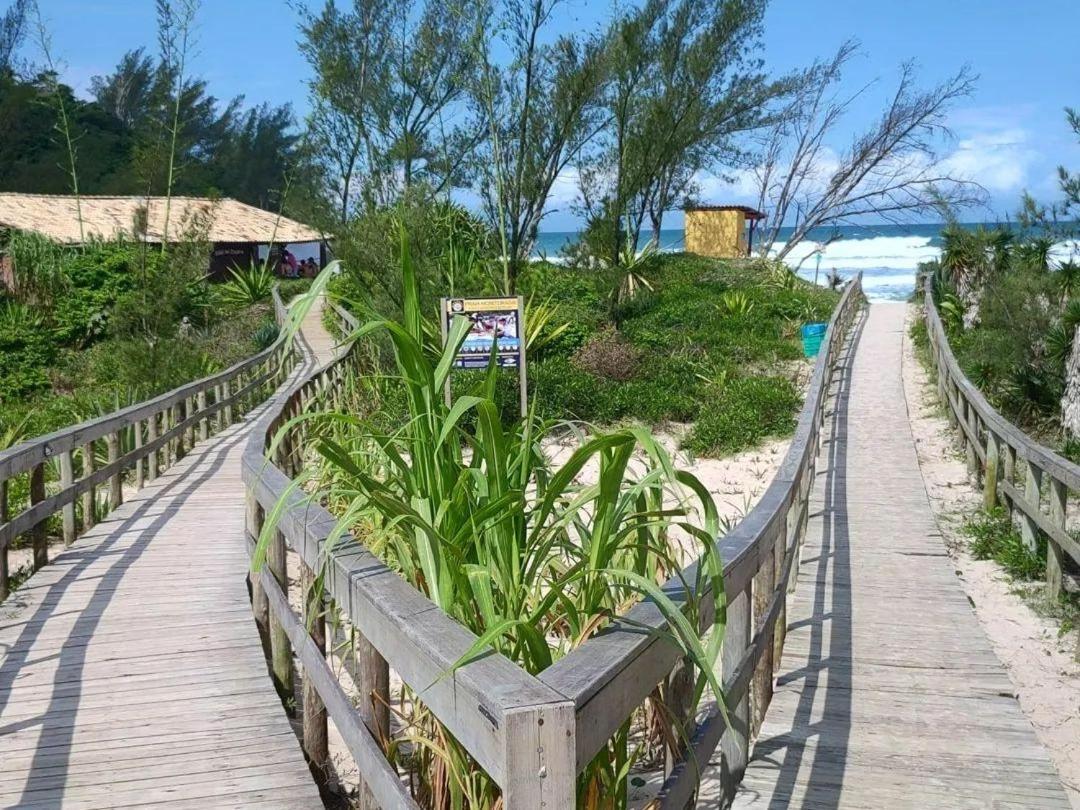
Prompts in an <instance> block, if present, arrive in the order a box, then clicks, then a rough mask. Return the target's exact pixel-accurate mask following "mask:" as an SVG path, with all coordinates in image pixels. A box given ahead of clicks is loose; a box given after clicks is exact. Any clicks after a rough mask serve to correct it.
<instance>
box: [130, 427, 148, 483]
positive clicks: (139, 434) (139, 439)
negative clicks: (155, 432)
mask: <svg viewBox="0 0 1080 810" xmlns="http://www.w3.org/2000/svg"><path fill="white" fill-rule="evenodd" d="M131 429H132V431H133V432H134V434H135V449H136V450H141V449H142V446H143V423H142V422H141V421H139V422H136V423H135V424H134V425H132V426H131ZM144 486H146V459H145V458H140V459H137V460H136V461H135V488H136V489H142V488H143V487H144Z"/></svg>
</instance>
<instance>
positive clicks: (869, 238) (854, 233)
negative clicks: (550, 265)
mask: <svg viewBox="0 0 1080 810" xmlns="http://www.w3.org/2000/svg"><path fill="white" fill-rule="evenodd" d="M977 226H978V225H977V223H969V224H965V225H964V227H969V228H975V227H977ZM942 227H943V225H942V224H941V223H930V224H923V225H875V226H869V225H865V226H864V225H844V226H840V227H838V228H835V229H834V228H822V229H819V230H817V231H811V232H810V239H808V240H806V241H804V242H802V243H801V244H799V245H798V246H797V247H796V248H795V249H794V250H793V251H792V252H791V253H790V254H788V256H787V262H788V264H789V265H791V266H793V267H794V266H795V265H797V264H799V262H800V261H802V264H801V266H800V268H799V275H800V276H802V277H803V278H806V279H808V280H810V281H813V280H814V277H815V274H817V275H818V277H819V280H820V281H821V283H824V280H825V277H826V275H828V273H829V272H830V271H831V270H832V269H834V268H835V269H836V271H837V273H839V274H840V276H841V277H843V278H850V277H851V276H854V275H855V274H856V273H858V272H859V271H860V270H861V271H862V272H863V289H864V290H866V294H867V297H869V298H871V299H874V300H879V301H903V300H904V299H906V298H907V297H908V296H910V295H911V293H912V292H913V291H914V289H915V270H916V268H917V267H918V265H919V263H920V262H924V261H927V260H929V259H934V258H936V257H937V256H938V254H939V253H940V251H941V229H942ZM785 231H786V233H787V234H790V233H791V230H790V229H784V230H781V231H780V238H781V239H783V238H784V236H785ZM835 233H839V234H840V238H839V239H837V240H836V241H834V242H832V243H831V244H830V245H829V246H828V247H826V248H825V250H824V251H823V252H822V255H821V261H820V265H819V263H818V260H817V256H815V255H814V253H815V251H817V249H818V247H819V243H820V242H821V241H824V240H826V239H828V238H829V237H830V236H832V235H833V234H835ZM576 238H577V234H576V233H575V232H572V231H549V232H546V233H541V234H540V238H539V239H538V241H537V245H536V254H537V255H538V256H547V257H548V258H554V257H557V256H558V255H559V254H560V253H561V252H562V250H563V248H565V246H566V245H567V244H569V243H570V242H573V241H574V240H575V239H576ZM645 238H647V235H646V237H645ZM643 242H644V240H643ZM660 247H661V249H662V250H668V251H678V250H682V249H683V232H682V229H681V228H680V229H677V230H664V231H661V232H660Z"/></svg>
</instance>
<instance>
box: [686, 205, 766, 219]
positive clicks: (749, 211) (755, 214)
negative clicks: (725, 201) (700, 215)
mask: <svg viewBox="0 0 1080 810" xmlns="http://www.w3.org/2000/svg"><path fill="white" fill-rule="evenodd" d="M684 210H686V211H742V212H743V213H744V214H746V218H747V219H765V217H766V216H767V214H765V213H763V212H761V211H758V210H757V209H756V208H751V207H750V206H749V205H688V206H686V208H685V209H684Z"/></svg>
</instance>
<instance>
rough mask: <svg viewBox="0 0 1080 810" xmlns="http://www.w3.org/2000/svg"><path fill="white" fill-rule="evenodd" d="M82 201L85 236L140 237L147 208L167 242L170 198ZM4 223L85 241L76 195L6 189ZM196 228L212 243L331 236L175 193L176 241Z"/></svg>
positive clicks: (150, 232) (153, 238)
mask: <svg viewBox="0 0 1080 810" xmlns="http://www.w3.org/2000/svg"><path fill="white" fill-rule="evenodd" d="M79 203H80V206H81V209H82V221H83V232H84V233H85V240H89V239H91V238H99V239H113V238H116V237H119V236H128V237H131V238H135V221H136V216H137V215H139V216H141V214H140V211H141V210H145V211H146V215H145V216H146V235H145V239H146V241H147V242H153V243H160V242H161V241H162V234H163V232H164V226H165V198H164V197H94V196H80V197H79ZM0 227H8V228H14V229H17V230H21V231H35V232H37V233H40V234H42V235H44V236H47V237H49V238H50V239H52V240H54V241H56V242H60V243H61V244H65V245H77V244H79V243H80V242H83V241H84V238H83V237H82V236H80V231H79V216H78V209H77V208H76V205H75V197H73V196H70V195H55V194H15V193H6V192H5V193H0ZM193 227H196V228H199V229H200V230H201V229H202V228H205V229H206V231H207V237H206V238H207V239H209V241H211V242H257V243H268V242H271V241H273V242H283V243H289V242H320V241H322V240H323V239H324V238H326V235H325V234H323V233H321V232H320V231H318V230H316V229H315V228H311V227H309V226H307V225H304V224H303V223H300V222H296V221H295V220H292V219H287V218H286V217H281V216H278V215H277V214H274V213H271V212H270V211H264V210H262V209H261V208H256V207H254V206H252V205H247V204H245V203H242V202H239V201H238V200H232V199H228V198H223V199H216V200H215V199H210V198H207V197H173V198H172V202H171V208H170V212H169V236H170V239H180V238H182V236H183V234H184V233H185V232H187V231H189V230H191V229H192V228H193ZM140 238H141V237H140Z"/></svg>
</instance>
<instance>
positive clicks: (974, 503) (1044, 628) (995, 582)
mask: <svg viewBox="0 0 1080 810" xmlns="http://www.w3.org/2000/svg"><path fill="white" fill-rule="evenodd" d="M920 314H921V311H920V310H919V309H917V308H915V307H909V310H908V324H909V325H910V324H911V323H912V320H913V318H918V317H919V316H920ZM903 378H904V394H905V397H906V398H907V405H908V412H909V414H910V417H911V429H912V433H913V435H914V437H915V446H916V451H917V453H918V456H919V465H920V467H921V468H922V474H923V479H924V481H925V483H926V490H927V493H928V494H929V496H930V503H931V506H932V507H933V510H934V514H935V517H936V518H937V521H938V525H939V527H940V529H941V533H942V537H943V539H944V542H945V545H946V547H947V549H948V551H949V554H950V556H951V557H952V559H953V562H954V564H955V566H956V575H957V577H958V578H959V579H960V582H961V584H962V586H963V588H964V591H965V592H966V593H967V595H968V598H969V599H970V600H971V602H972V604H973V605H974V606H975V612H976V615H977V616H978V618H979V622H980V623H981V624H982V626H983V629H984V630H985V631H986V634H987V636H989V638H990V642H991V644H992V645H993V647H994V652H995V653H996V654H997V656H998V658H1000V659H1001V661H1002V663H1004V664H1005V667H1006V669H1007V670H1008V674H1009V678H1010V679H1011V680H1012V682H1013V684H1014V686H1015V687H1016V693H1017V697H1018V699H1019V701H1020V707H1021V709H1023V711H1024V714H1026V715H1027V717H1028V718H1029V719H1030V720H1031V723H1032V725H1033V726H1034V728H1035V733H1036V735H1037V736H1038V738H1039V740H1040V742H1042V744H1043V745H1044V746H1045V747H1046V749H1047V750H1048V751H1049V753H1050V756H1051V759H1052V760H1053V762H1054V765H1055V766H1056V767H1057V769H1058V773H1059V775H1060V776H1061V780H1062V783H1063V784H1064V785H1065V790H1066V793H1067V794H1068V796H1069V801H1070V802H1071V803H1072V806H1073V807H1074V808H1077V809H1078V810H1080V662H1077V661H1076V660H1075V659H1074V657H1073V655H1074V650H1075V648H1076V644H1077V638H1076V633H1075V632H1073V633H1071V634H1069V635H1066V636H1062V635H1061V634H1060V628H1059V625H1058V623H1057V622H1056V621H1054V620H1052V619H1048V618H1045V617H1042V616H1040V615H1038V614H1037V613H1036V612H1035V611H1034V610H1032V608H1031V607H1030V606H1029V605H1028V604H1027V603H1026V602H1025V601H1024V599H1023V598H1022V597H1021V596H1020V595H1018V594H1017V593H1016V590H1015V588H1014V586H1013V585H1012V584H1011V583H1010V581H1009V580H1008V578H1007V577H1006V575H1005V574H1004V573H1003V572H1002V570H1001V569H1000V567H999V566H998V565H997V564H996V563H993V562H989V561H979V560H975V559H973V558H972V557H971V555H970V554H968V553H967V550H966V549H967V546H966V538H964V537H963V536H962V535H961V528H962V526H963V524H964V521H965V520H966V518H967V517H968V516H969V515H970V514H971V513H972V512H974V511H976V510H978V509H980V508H981V506H982V495H981V493H979V492H978V491H977V490H975V489H974V488H973V487H972V486H971V484H970V483H969V482H968V480H967V470H966V465H965V462H964V460H963V458H962V457H961V455H960V452H959V450H958V449H957V447H956V445H955V443H954V438H955V437H954V434H953V433H952V431H951V430H950V429H949V424H948V422H947V421H946V419H945V415H944V412H943V411H942V409H941V407H940V405H939V404H938V400H937V393H936V391H935V388H934V384H933V381H932V379H931V378H930V377H929V375H928V374H927V372H926V369H925V368H924V367H923V366H922V364H921V363H920V362H919V361H918V359H917V358H916V357H915V353H914V348H913V346H912V343H911V340H910V338H908V337H907V334H906V333H905V338H904V352H903Z"/></svg>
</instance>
